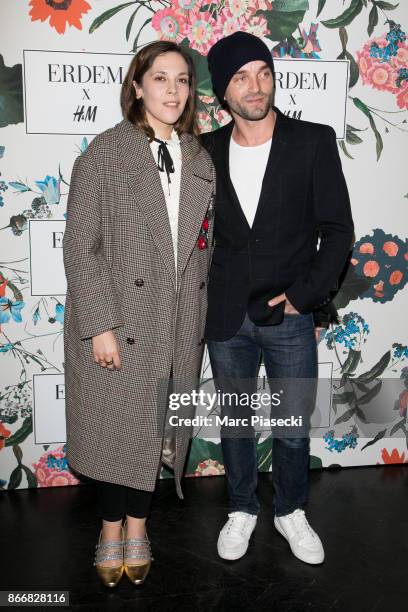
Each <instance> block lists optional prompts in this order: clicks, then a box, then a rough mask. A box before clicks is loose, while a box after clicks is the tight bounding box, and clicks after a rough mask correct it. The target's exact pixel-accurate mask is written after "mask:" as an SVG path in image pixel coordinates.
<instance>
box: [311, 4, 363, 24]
mask: <svg viewBox="0 0 408 612" xmlns="http://www.w3.org/2000/svg"><path fill="white" fill-rule="evenodd" d="M362 9H363V2H362V0H351V4H350V6H349V7H348V8H346V10H345V11H344V12H343V13H341V15H339V16H338V17H335V18H334V19H327V20H326V21H322V22H321V23H322V24H323V25H324V26H326V28H339V27H340V26H346V25H349V24H350V23H351V22H352V21H353V20H354V19H355V18H356V17H357V15H358V14H359V13H361V11H362Z"/></svg>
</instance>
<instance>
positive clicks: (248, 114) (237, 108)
mask: <svg viewBox="0 0 408 612" xmlns="http://www.w3.org/2000/svg"><path fill="white" fill-rule="evenodd" d="M227 103H228V107H229V109H230V110H232V111H234V113H236V114H237V115H238V116H239V117H242V119H246V120H247V121H260V120H261V119H265V117H266V116H267V114H268V113H269V111H270V109H271V106H272V104H273V92H272V93H271V94H270V95H269V96H268V98H267V99H266V100H265V103H264V105H262V107H260V106H258V108H248V106H247V105H246V104H245V102H243V103H240V102H233V103H230V102H229V101H228V100H227Z"/></svg>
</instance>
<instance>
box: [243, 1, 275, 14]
mask: <svg viewBox="0 0 408 612" xmlns="http://www.w3.org/2000/svg"><path fill="white" fill-rule="evenodd" d="M272 8H273V7H272V2H268V0H249V6H248V9H249V10H250V11H251V12H253V13H256V12H257V11H271V10H272Z"/></svg>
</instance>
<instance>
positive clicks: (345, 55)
mask: <svg viewBox="0 0 408 612" xmlns="http://www.w3.org/2000/svg"><path fill="white" fill-rule="evenodd" d="M342 44H343V40H342ZM337 59H348V60H349V62H350V76H349V89H351V88H352V87H354V85H355V84H356V83H357V81H358V79H359V77H360V71H359V69H358V65H357V62H356V60H355V59H354V57H353V56H352V55H351V53H349V51H347V49H346V48H345V47H343V51H342V52H341V53H340V55H338V56H337Z"/></svg>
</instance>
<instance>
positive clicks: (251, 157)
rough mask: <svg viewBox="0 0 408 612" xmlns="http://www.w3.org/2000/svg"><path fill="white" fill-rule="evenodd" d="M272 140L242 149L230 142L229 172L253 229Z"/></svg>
mask: <svg viewBox="0 0 408 612" xmlns="http://www.w3.org/2000/svg"><path fill="white" fill-rule="evenodd" d="M271 144H272V138H270V139H269V140H267V141H266V142H264V143H263V144H261V145H257V146H255V147H242V146H241V145H239V144H237V143H236V142H235V140H234V139H233V137H232V136H231V140H230V149H229V170H230V176H231V181H232V184H233V185H234V189H235V192H236V194H237V196H238V200H239V203H240V204H241V208H242V210H243V211H244V214H245V216H246V218H247V221H248V224H249V226H250V227H252V224H253V222H254V218H255V213H256V209H257V208H258V202H259V197H260V195H261V189H262V181H263V177H264V174H265V170H266V165H267V163H268V158H269V153H270V150H271Z"/></svg>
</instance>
